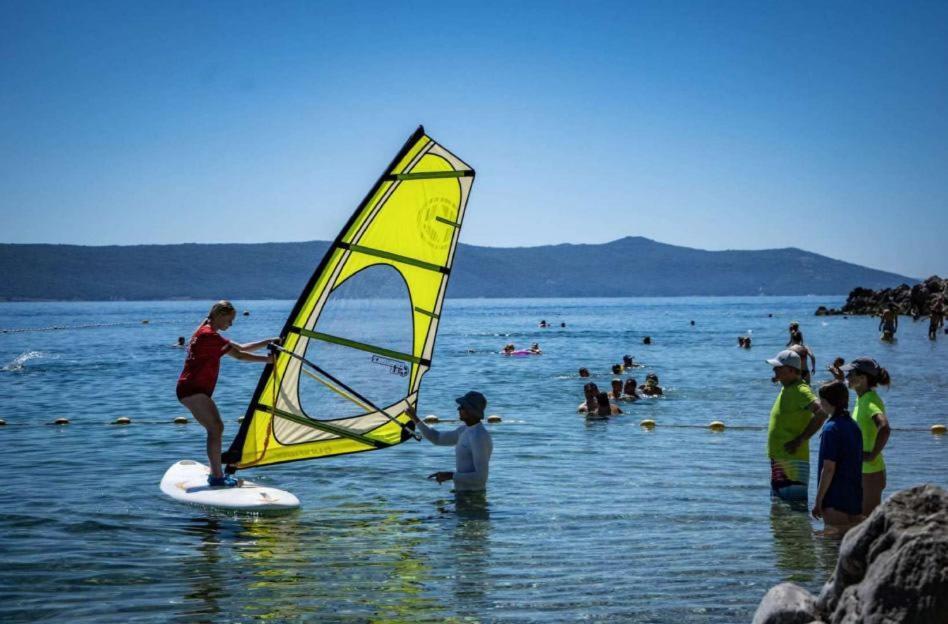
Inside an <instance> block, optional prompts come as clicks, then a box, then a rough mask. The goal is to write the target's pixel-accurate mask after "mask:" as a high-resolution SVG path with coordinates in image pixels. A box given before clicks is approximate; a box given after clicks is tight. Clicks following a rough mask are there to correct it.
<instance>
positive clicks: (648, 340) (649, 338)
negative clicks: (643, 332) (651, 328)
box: [642, 336, 652, 344]
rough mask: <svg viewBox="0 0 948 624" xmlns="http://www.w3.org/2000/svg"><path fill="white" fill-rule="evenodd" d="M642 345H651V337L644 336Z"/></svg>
mask: <svg viewBox="0 0 948 624" xmlns="http://www.w3.org/2000/svg"><path fill="white" fill-rule="evenodd" d="M642 344H652V337H651V336H646V337H645V338H643V339H642Z"/></svg>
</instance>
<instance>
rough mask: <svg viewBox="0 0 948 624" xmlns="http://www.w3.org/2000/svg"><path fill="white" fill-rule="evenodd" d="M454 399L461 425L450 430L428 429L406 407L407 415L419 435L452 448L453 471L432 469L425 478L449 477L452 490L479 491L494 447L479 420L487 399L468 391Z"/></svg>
mask: <svg viewBox="0 0 948 624" xmlns="http://www.w3.org/2000/svg"><path fill="white" fill-rule="evenodd" d="M455 401H456V402H457V404H458V415H459V416H460V417H461V421H462V422H463V423H464V424H463V425H462V426H460V427H458V428H457V429H455V430H454V431H438V430H437V429H432V428H431V427H429V426H427V425H426V424H425V423H423V422H421V420H420V419H419V418H418V415H417V414H415V412H414V411H413V410H409V412H408V416H409V417H410V418H411V419H412V421H414V423H415V425H416V426H417V427H418V430H419V431H420V432H421V435H423V436H424V437H425V438H427V439H428V440H429V441H430V442H431V443H433V444H437V445H439V446H453V447H455V450H454V457H455V466H456V467H455V471H454V472H446V471H445V472H436V473H434V474H432V475H429V476H428V478H429V479H435V480H436V481H437V482H438V483H441V482H443V481H449V480H453V481H454V490H455V491H456V492H478V491H483V490H486V489H487V467H488V464H489V463H490V455H491V452H492V451H493V450H494V443H493V441H492V440H491V439H490V434H489V433H488V432H487V429H486V428H485V427H484V423H483V422H482V421H483V420H484V410H485V409H486V408H487V399H485V398H484V395H483V394H481V393H480V392H474V391H471V392H468V393H467V394H465V395H464V396H462V397H459V398H457V399H455Z"/></svg>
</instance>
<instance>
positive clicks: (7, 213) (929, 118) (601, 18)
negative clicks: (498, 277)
mask: <svg viewBox="0 0 948 624" xmlns="http://www.w3.org/2000/svg"><path fill="white" fill-rule="evenodd" d="M946 31H948V3H945V2H931V3H906V2H887V3H877V2H852V3H816V2H814V3H810V2H792V3H791V2H749V3H731V2H683V1H682V2H662V3H659V2H654V3H635V2H621V3H610V2H565V3H563V2H542V3H482V2H477V3H463V4H462V3H447V2H399V3H392V2H387V3H369V2H345V3H317V2H291V3H281V2H268V3H244V2H155V3H147V2H117V3H110V2H98V1H97V2H62V3H60V2H26V1H16V2H11V1H9V0H0V223H2V227H0V242H7V243H10V242H13V243H26V242H43V243H76V244H88V245H102V244H139V243H179V242H263V241H299V240H312V239H328V238H332V237H333V236H335V234H336V232H337V231H338V229H339V228H340V227H341V226H342V224H343V223H344V221H345V220H346V218H347V217H348V215H349V213H351V211H352V210H353V209H354V207H355V205H356V204H357V203H358V201H359V200H360V199H361V198H362V196H363V195H364V193H365V192H366V190H367V189H368V187H369V186H370V185H371V184H372V183H373V182H374V181H375V179H376V178H377V176H378V175H379V173H380V172H381V169H382V168H383V167H384V166H385V165H386V164H387V163H388V161H389V160H390V159H391V157H392V155H393V154H394V152H395V151H396V150H397V149H398V147H400V145H401V144H402V142H403V141H404V140H405V138H407V137H408V135H409V134H410V133H411V132H412V131H413V130H414V128H415V127H416V126H417V124H419V123H424V125H425V127H426V129H427V130H428V132H429V133H430V134H431V135H432V136H434V137H435V138H436V139H438V140H439V141H441V142H442V143H444V144H445V145H446V146H447V147H448V148H450V149H452V150H453V151H455V152H456V153H457V154H458V155H459V156H460V157H462V158H464V159H465V160H467V161H468V162H470V163H471V164H472V165H473V166H474V167H475V168H476V169H477V171H478V178H477V182H476V184H475V188H474V193H473V195H472V199H471V204H470V206H469V208H470V212H469V216H468V219H467V221H466V223H465V230H464V232H463V234H462V241H464V242H468V243H472V244H480V245H492V246H504V247H507V246H520V245H537V244H546V243H560V242H604V241H608V240H613V239H616V238H619V237H622V236H627V235H640V236H647V237H649V238H654V239H656V240H659V241H663V242H668V243H673V244H679V245H686V246H692V247H700V248H705V249H762V248H772V247H788V246H795V247H801V248H804V249H808V250H811V251H815V252H817V253H822V254H826V255H828V256H831V257H834V258H840V259H843V260H847V261H851V262H856V263H859V264H864V265H868V266H872V267H876V268H883V269H887V270H893V271H896V272H900V273H903V274H907V275H912V276H927V275H929V274H931V273H936V272H937V273H940V274H942V275H946V274H948V251H946V250H948V244H946V242H945V241H946V237H948V106H946V105H948V71H946V69H945V68H946V67H948V37H946V36H945V32H946ZM610 262H611V261H607V262H605V263H604V270H607V269H608V266H609V263H610ZM630 268H631V267H630Z"/></svg>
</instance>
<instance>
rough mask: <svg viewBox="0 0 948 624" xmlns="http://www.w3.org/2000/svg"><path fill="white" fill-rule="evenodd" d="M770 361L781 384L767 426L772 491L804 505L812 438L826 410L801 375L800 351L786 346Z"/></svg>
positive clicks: (784, 498) (822, 420)
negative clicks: (784, 349)
mask: <svg viewBox="0 0 948 624" xmlns="http://www.w3.org/2000/svg"><path fill="white" fill-rule="evenodd" d="M767 363H768V364H770V365H771V366H773V370H774V381H777V382H780V385H781V389H780V394H778V395H777V400H776V401H774V406H773V408H771V410H770V424H769V425H768V427H767V455H768V456H769V457H770V488H771V492H772V493H773V495H774V496H777V497H779V498H782V499H783V500H785V501H788V502H790V503H803V504H804V505H805V504H806V500H807V486H808V484H809V481H810V438H811V437H813V434H815V433H816V432H817V431H819V430H820V427H822V426H823V422H824V421H825V420H826V413H825V412H824V411H823V408H822V407H821V406H820V402H819V400H818V399H817V398H816V395H814V394H813V391H812V390H810V386H808V385H807V384H806V383H804V381H803V379H802V377H801V369H802V368H803V364H802V362H801V359H800V354H799V353H797V352H796V351H791V350H789V349H787V350H786V351H781V352H780V353H778V354H777V356H776V357H774V358H772V359H770V360H767Z"/></svg>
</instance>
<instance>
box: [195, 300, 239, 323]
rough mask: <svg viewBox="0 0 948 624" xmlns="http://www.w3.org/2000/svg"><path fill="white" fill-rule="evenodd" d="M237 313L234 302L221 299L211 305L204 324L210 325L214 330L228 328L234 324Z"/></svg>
mask: <svg viewBox="0 0 948 624" xmlns="http://www.w3.org/2000/svg"><path fill="white" fill-rule="evenodd" d="M236 315H237V310H236V309H235V308H234V304H232V303H231V302H230V301H227V300H226V299H221V300H220V301H218V302H217V303H215V304H214V305H212V306H211V309H210V311H209V312H208V313H207V318H205V319H204V323H203V325H210V326H211V328H212V329H214V330H219V329H227V328H228V327H230V326H231V325H233V323H234V317H235V316H236Z"/></svg>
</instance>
